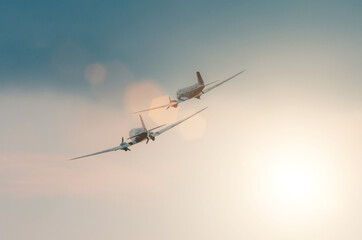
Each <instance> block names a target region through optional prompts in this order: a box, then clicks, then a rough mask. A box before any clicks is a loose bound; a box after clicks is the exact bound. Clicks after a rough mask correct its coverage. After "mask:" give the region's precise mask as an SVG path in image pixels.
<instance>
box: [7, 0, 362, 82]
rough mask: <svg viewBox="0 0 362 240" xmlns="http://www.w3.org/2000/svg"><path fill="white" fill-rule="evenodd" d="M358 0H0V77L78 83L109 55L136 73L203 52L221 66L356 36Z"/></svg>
mask: <svg viewBox="0 0 362 240" xmlns="http://www.w3.org/2000/svg"><path fill="white" fill-rule="evenodd" d="M361 8H362V7H361V4H360V3H359V2H358V1H355V2H353V1H349V2H343V3H341V2H338V1H302V2H298V3H297V2H290V1H273V2H270V1H227V2H221V1H152V2H149V1H136V2H127V1H126V2H125V1H107V2H103V1H76V2H74V1H61V2H54V1H34V2H32V3H29V2H26V1H5V2H4V3H2V8H1V10H0V11H1V23H0V24H1V25H0V28H1V31H2V36H3V37H2V38H1V40H0V49H1V53H2V54H1V56H0V63H1V69H0V76H1V82H0V83H1V85H2V86H9V85H10V86H19V85H20V86H21V85H25V86H27V87H28V86H36V87H39V86H43V87H64V88H85V87H86V82H85V81H84V76H83V69H84V68H85V66H86V65H87V64H90V63H93V62H107V61H113V60H115V59H117V60H120V61H122V62H123V63H124V64H126V65H127V66H128V67H129V68H130V69H131V70H132V72H134V73H135V75H136V76H137V77H150V78H156V79H159V81H166V78H170V77H172V76H173V75H174V74H177V73H178V72H180V71H181V72H182V71H186V70H187V69H190V68H192V70H194V69H195V68H197V66H196V67H195V65H197V64H199V63H200V62H204V61H205V59H208V60H209V59H212V60H210V61H212V63H214V64H215V65H220V66H222V63H223V61H225V59H226V58H230V57H231V58H236V57H239V59H241V60H244V57H243V56H237V55H238V54H243V55H247V54H248V53H249V52H248V50H249V51H250V49H253V48H258V47H260V46H261V47H263V46H265V45H267V44H271V45H273V44H274V45H275V44H276V42H275V41H279V42H283V41H285V40H287V41H288V40H289V39H290V40H291V41H295V39H294V37H295V38H303V37H308V38H309V36H312V37H313V38H314V39H312V40H309V39H306V40H307V41H308V40H309V41H313V40H318V41H326V40H328V39H330V38H333V39H334V38H336V37H337V38H338V37H339V36H340V34H343V36H344V39H347V40H348V38H350V39H354V37H355V36H358V37H360V30H359V29H360V26H361V24H360V22H361V14H360V11H361ZM347 44H348V43H347ZM230 48H234V49H238V50H241V52H235V51H234V52H231V51H230ZM210 49H211V50H210ZM59 55H60V56H59ZM216 56H218V58H216ZM244 62H247V59H245V60H244ZM57 66H58V67H60V68H62V69H67V70H68V71H70V72H72V73H71V74H68V75H65V76H64V75H61V74H60V73H59V71H58V70H57ZM200 67H208V66H207V65H206V66H202V65H201V66H200Z"/></svg>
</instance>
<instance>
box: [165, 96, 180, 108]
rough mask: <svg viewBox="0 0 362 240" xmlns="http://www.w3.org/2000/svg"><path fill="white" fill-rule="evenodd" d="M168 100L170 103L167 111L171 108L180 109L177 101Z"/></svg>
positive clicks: (169, 98)
mask: <svg viewBox="0 0 362 240" xmlns="http://www.w3.org/2000/svg"><path fill="white" fill-rule="evenodd" d="M168 100H169V101H170V103H169V105H168V107H167V108H166V109H169V108H170V107H173V108H177V107H178V102H177V101H176V100H173V99H172V98H171V97H168Z"/></svg>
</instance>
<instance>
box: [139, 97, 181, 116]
mask: <svg viewBox="0 0 362 240" xmlns="http://www.w3.org/2000/svg"><path fill="white" fill-rule="evenodd" d="M175 101H176V100H175ZM175 104H178V102H176V103H175V102H174V103H168V104H165V105H162V106H158V107H154V108H149V109H144V110H141V111H138V112H133V113H142V112H147V111H150V110H155V109H160V108H169V107H172V105H175Z"/></svg>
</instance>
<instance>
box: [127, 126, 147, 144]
mask: <svg viewBox="0 0 362 240" xmlns="http://www.w3.org/2000/svg"><path fill="white" fill-rule="evenodd" d="M128 135H129V137H130V138H132V137H134V136H136V135H137V137H135V138H134V141H136V142H142V141H143V140H145V139H146V138H147V130H146V129H144V128H134V129H131V131H129V133H128Z"/></svg>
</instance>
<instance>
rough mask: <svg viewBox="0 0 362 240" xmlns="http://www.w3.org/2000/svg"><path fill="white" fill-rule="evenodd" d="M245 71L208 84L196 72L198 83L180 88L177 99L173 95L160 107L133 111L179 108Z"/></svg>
mask: <svg viewBox="0 0 362 240" xmlns="http://www.w3.org/2000/svg"><path fill="white" fill-rule="evenodd" d="M243 72H245V70H244V71H241V72H239V73H237V74H235V75H233V76H231V77H229V78H228V79H226V80H223V81H221V82H219V80H217V81H214V82H211V83H208V84H205V82H204V80H203V79H202V76H201V74H200V72H196V75H197V83H195V84H194V85H191V86H189V87H185V88H182V89H180V90H178V91H177V92H176V98H177V100H173V99H172V98H171V97H168V99H169V103H168V104H165V105H162V106H158V107H154V108H149V109H145V110H141V111H137V112H133V113H141V112H147V111H151V110H155V109H160V108H166V109H169V108H170V107H173V108H177V107H178V105H179V104H180V103H182V102H185V101H187V100H190V99H193V98H197V99H200V97H201V96H202V95H204V94H205V93H207V92H209V91H211V90H212V89H214V88H216V87H218V86H220V85H221V84H224V83H226V82H227V81H229V80H231V79H233V78H234V77H236V76H238V75H239V74H241V73H243ZM217 82H219V83H217ZM214 83H216V84H215V85H213V86H210V87H208V88H206V89H205V87H206V86H209V85H211V84H214Z"/></svg>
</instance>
